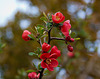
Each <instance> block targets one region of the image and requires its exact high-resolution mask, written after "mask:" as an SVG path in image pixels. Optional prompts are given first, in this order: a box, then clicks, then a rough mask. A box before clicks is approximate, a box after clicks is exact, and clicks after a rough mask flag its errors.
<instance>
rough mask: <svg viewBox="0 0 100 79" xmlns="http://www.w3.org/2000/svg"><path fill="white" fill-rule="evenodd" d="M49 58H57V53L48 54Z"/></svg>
mask: <svg viewBox="0 0 100 79" xmlns="http://www.w3.org/2000/svg"><path fill="white" fill-rule="evenodd" d="M49 58H55V59H57V58H58V56H57V54H56V53H53V54H51V55H50V56H49Z"/></svg>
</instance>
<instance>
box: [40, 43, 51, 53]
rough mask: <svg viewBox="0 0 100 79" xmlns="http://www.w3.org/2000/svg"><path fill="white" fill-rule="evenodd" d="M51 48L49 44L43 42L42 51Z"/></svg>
mask: <svg viewBox="0 0 100 79" xmlns="http://www.w3.org/2000/svg"><path fill="white" fill-rule="evenodd" d="M50 48H51V46H50V45H49V44H47V43H43V45H42V51H43V52H47V51H49V49H50Z"/></svg>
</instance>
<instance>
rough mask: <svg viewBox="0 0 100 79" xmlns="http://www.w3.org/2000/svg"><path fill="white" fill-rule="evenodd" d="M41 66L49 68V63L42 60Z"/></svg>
mask: <svg viewBox="0 0 100 79" xmlns="http://www.w3.org/2000/svg"><path fill="white" fill-rule="evenodd" d="M41 67H42V68H47V64H46V63H45V62H44V60H43V61H42V62H41Z"/></svg>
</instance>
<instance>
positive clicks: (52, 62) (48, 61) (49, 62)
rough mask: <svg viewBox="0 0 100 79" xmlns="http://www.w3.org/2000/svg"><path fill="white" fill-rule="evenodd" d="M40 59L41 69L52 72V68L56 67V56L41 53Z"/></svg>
mask: <svg viewBox="0 0 100 79" xmlns="http://www.w3.org/2000/svg"><path fill="white" fill-rule="evenodd" d="M40 59H43V60H42V62H41V66H42V68H47V69H48V70H49V71H53V70H54V68H53V67H57V66H58V61H57V60H56V59H57V55H56V54H55V53H54V54H50V53H43V54H42V55H41V56H40Z"/></svg>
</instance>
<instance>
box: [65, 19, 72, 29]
mask: <svg viewBox="0 0 100 79" xmlns="http://www.w3.org/2000/svg"><path fill="white" fill-rule="evenodd" d="M63 25H64V26H66V28H67V30H69V29H70V28H71V24H70V20H66V21H65V22H64V24H63Z"/></svg>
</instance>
